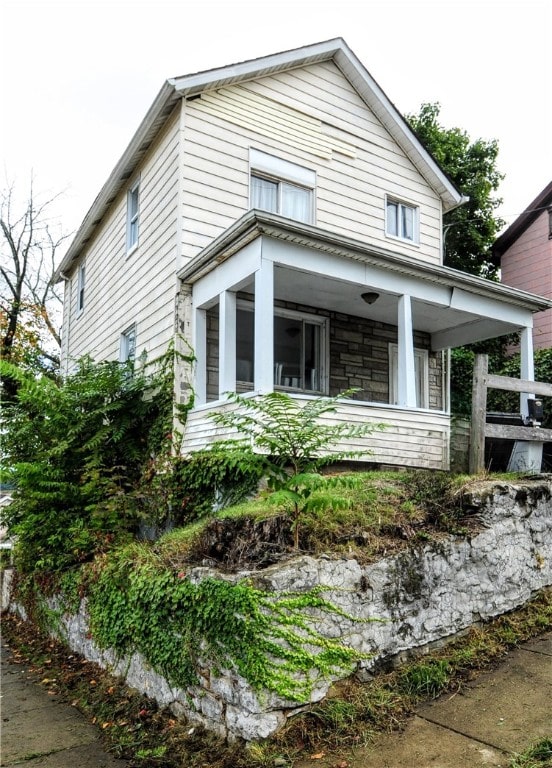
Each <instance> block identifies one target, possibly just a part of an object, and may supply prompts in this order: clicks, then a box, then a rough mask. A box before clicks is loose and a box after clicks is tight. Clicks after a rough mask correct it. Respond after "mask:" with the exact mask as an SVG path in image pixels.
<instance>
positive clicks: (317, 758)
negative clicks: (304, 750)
mask: <svg viewBox="0 0 552 768" xmlns="http://www.w3.org/2000/svg"><path fill="white" fill-rule="evenodd" d="M325 754H326V753H325V752H318V753H317V754H316V755H311V757H310V759H311V760H321V759H322V758H323V757H324V755H325Z"/></svg>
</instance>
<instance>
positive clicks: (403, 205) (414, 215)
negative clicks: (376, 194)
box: [385, 195, 420, 246]
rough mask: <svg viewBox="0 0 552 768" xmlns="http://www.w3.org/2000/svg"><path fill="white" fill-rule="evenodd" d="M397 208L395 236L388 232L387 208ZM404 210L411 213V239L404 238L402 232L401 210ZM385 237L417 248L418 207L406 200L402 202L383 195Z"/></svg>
mask: <svg viewBox="0 0 552 768" xmlns="http://www.w3.org/2000/svg"><path fill="white" fill-rule="evenodd" d="M390 205H395V206H397V221H396V224H397V234H393V232H390V231H389V225H390V218H389V206H390ZM402 208H405V209H408V210H410V211H412V238H410V237H406V236H405V235H404V233H403V231H402V216H401V209H402ZM385 236H386V237H389V238H391V239H393V240H398V241H399V242H401V243H406V244H407V245H415V246H418V245H419V244H420V206H419V205H416V204H415V203H413V202H410V201H408V200H403V199H401V198H399V197H396V196H395V195H385Z"/></svg>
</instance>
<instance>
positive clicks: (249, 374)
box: [236, 302, 328, 393]
mask: <svg viewBox="0 0 552 768" xmlns="http://www.w3.org/2000/svg"><path fill="white" fill-rule="evenodd" d="M327 338H328V334H327V320H326V318H322V317H317V316H315V315H308V314H304V313H301V312H294V311H292V310H287V309H281V308H275V313H274V385H275V387H278V388H282V389H291V390H293V391H304V392H317V393H322V392H325V391H326V389H327V384H326V369H327V362H326V359H327V352H326V349H327ZM253 351H254V317H253V305H252V304H251V303H249V302H239V303H238V307H237V313H236V378H237V380H238V381H239V382H243V383H251V382H253V372H254V354H253Z"/></svg>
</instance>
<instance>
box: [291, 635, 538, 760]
mask: <svg viewBox="0 0 552 768" xmlns="http://www.w3.org/2000/svg"><path fill="white" fill-rule="evenodd" d="M547 737H548V738H552V633H548V634H547V635H543V636H542V637H540V638H536V639H534V640H531V641H529V642H527V643H524V644H523V645H522V646H520V647H519V649H516V650H515V651H512V652H511V653H510V654H509V655H508V656H507V657H506V659H505V660H504V661H503V662H502V664H501V665H500V666H499V667H498V668H497V669H495V670H494V671H492V672H484V673H481V674H480V675H478V676H477V678H476V679H475V680H474V681H473V682H472V683H470V684H468V685H467V686H466V687H465V688H464V689H463V690H462V692H461V693H456V694H451V693H448V694H446V695H444V696H442V697H441V698H439V699H436V700H435V701H432V702H430V703H428V704H424V705H423V706H420V707H419V708H418V709H417V711H416V715H415V716H414V717H413V718H412V719H411V720H410V721H409V723H408V725H407V727H406V728H405V730H404V731H403V732H402V733H398V734H397V733H394V734H384V735H381V736H380V737H378V738H377V739H376V741H375V743H374V744H373V745H371V746H370V747H369V748H362V749H360V748H358V749H355V750H354V752H353V753H351V752H349V753H347V754H346V753H345V752H344V753H343V754H341V755H340V756H339V759H337V760H336V758H335V756H333V757H332V759H331V760H327V761H325V759H323V760H320V761H318V760H317V761H316V764H317V766H318V768H322V767H323V766H324V768H326V766H332V768H333V767H334V766H336V765H340V763H341V764H346V765H347V768H483V767H485V768H489V766H493V767H494V768H507V767H508V766H509V765H510V762H511V760H512V756H513V754H514V753H516V752H522V751H523V750H525V749H526V748H527V747H529V746H530V745H531V744H534V743H535V742H537V741H539V740H541V739H543V738H547ZM309 763H310V766H312V765H313V764H314V763H313V762H312V761H304V762H301V764H300V766H298V767H297V768H306V766H307V765H309ZM547 765H551V763H547ZM543 768H544V766H543Z"/></svg>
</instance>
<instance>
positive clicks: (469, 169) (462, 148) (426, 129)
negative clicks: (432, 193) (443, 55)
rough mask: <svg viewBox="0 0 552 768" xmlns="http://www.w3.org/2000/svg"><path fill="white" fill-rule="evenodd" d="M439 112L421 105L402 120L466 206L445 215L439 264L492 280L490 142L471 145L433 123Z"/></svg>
mask: <svg viewBox="0 0 552 768" xmlns="http://www.w3.org/2000/svg"><path fill="white" fill-rule="evenodd" d="M440 111H441V106H440V104H439V103H436V104H422V106H421V107H420V111H419V112H418V114H417V115H407V116H406V119H407V121H408V123H409V124H410V126H411V128H412V129H413V130H414V132H415V133H416V135H417V136H418V138H419V139H420V140H421V142H422V143H423V144H424V146H425V147H426V148H427V149H428V150H429V151H430V152H431V154H432V155H433V157H434V158H435V159H436V160H437V162H438V163H439V165H440V166H441V168H442V169H443V170H444V171H445V173H446V174H447V175H448V176H449V178H450V179H451V181H452V182H453V183H454V184H455V185H456V187H457V188H458V189H459V190H460V192H462V193H463V194H464V195H466V196H468V197H469V202H467V203H465V204H464V205H461V206H459V207H458V208H456V209H454V210H453V211H450V212H449V213H447V214H445V217H444V221H443V237H444V263H445V264H446V266H449V267H454V268H455V269H459V270H461V271H462V272H469V273H470V274H472V275H479V276H481V277H487V278H490V279H496V277H497V267H496V266H495V265H494V264H493V263H492V261H491V258H490V257H491V245H492V244H493V242H494V240H495V239H496V237H497V235H498V233H499V231H500V230H501V229H502V227H503V226H504V223H505V222H504V221H503V220H502V219H500V218H499V217H498V216H497V215H496V209H497V208H498V206H499V205H500V204H501V202H502V200H501V199H500V198H498V197H495V193H496V192H497V190H498V186H499V184H500V182H501V180H502V179H503V178H504V177H503V175H502V174H501V173H499V171H498V170H497V168H496V161H497V156H498V143H497V141H496V140H495V139H492V140H490V141H485V140H483V139H477V140H476V141H472V140H471V139H470V137H469V136H468V134H467V133H466V132H465V131H463V130H461V129H460V128H445V127H444V126H443V125H441V124H440V122H439V114H440Z"/></svg>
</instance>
